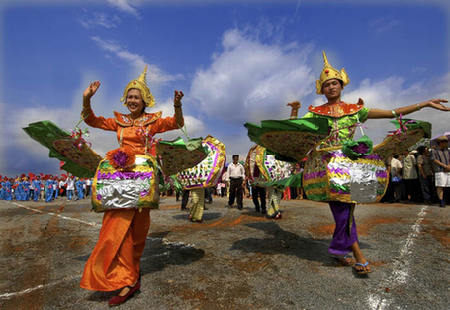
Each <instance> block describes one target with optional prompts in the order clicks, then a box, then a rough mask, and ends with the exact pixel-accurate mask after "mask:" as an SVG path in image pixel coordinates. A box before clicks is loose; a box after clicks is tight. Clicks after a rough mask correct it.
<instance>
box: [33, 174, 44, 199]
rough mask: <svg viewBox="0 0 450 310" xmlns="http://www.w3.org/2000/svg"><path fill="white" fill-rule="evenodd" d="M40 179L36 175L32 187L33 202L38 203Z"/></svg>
mask: <svg viewBox="0 0 450 310" xmlns="http://www.w3.org/2000/svg"><path fill="white" fill-rule="evenodd" d="M41 183H42V182H41V177H40V176H39V175H38V176H36V179H34V180H33V187H34V193H33V196H34V197H33V200H34V201H38V200H39V196H40V194H41Z"/></svg>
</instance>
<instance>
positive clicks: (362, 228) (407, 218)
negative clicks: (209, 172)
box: [0, 197, 450, 310]
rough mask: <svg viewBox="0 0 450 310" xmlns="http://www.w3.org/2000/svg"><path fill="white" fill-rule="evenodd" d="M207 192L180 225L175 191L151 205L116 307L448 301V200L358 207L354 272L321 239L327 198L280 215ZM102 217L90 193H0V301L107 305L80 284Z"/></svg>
mask: <svg viewBox="0 0 450 310" xmlns="http://www.w3.org/2000/svg"><path fill="white" fill-rule="evenodd" d="M225 204H226V201H225V199H223V198H214V203H213V204H211V205H209V204H207V207H208V208H209V210H206V211H205V216H204V222H203V223H201V224H200V223H190V222H188V221H187V213H186V212H185V211H181V210H179V203H178V202H176V201H175V199H174V198H172V197H169V198H163V199H162V202H161V209H160V210H155V211H152V212H151V218H152V224H151V226H150V232H149V236H148V241H147V244H146V248H145V250H144V254H143V256H142V261H141V272H142V288H141V292H140V293H139V294H138V295H137V296H135V297H134V298H132V299H130V300H129V301H127V302H126V303H125V304H123V305H121V306H119V307H118V309H449V305H450V298H449V297H450V285H449V284H450V277H449V274H450V272H449V271H450V268H449V263H450V260H449V246H450V234H449V232H450V227H449V212H450V207H447V208H446V209H441V208H439V207H437V206H426V205H414V204H409V205H406V204H374V205H358V206H357V209H356V212H355V216H356V223H357V227H358V232H359V238H360V244H361V248H362V250H363V252H364V254H365V255H366V256H367V258H368V259H369V261H370V262H371V265H372V269H373V270H374V272H373V273H371V274H370V275H369V276H367V277H358V276H356V274H355V273H354V272H353V271H352V269H351V268H350V267H339V266H337V265H336V264H335V262H334V261H333V260H332V259H331V258H329V256H328V254H327V247H328V244H329V242H330V240H331V235H332V232H333V218H332V215H331V212H330V210H329V209H328V206H327V205H326V204H324V203H317V202H312V201H307V200H304V201H302V200H291V201H283V203H282V209H283V211H284V212H283V218H282V219H281V220H278V221H274V220H269V219H266V218H264V217H263V216H261V215H260V214H257V213H255V212H254V211H253V208H252V203H251V201H250V200H248V199H246V200H245V201H244V205H245V207H244V210H242V211H239V210H237V209H235V208H232V209H227V208H225V207H224V206H225ZM101 220H102V214H98V213H94V212H90V201H89V200H82V201H72V202H67V201H66V200H64V199H61V198H59V199H58V200H57V201H55V202H52V203H48V204H46V203H45V202H37V203H35V202H15V203H14V202H5V201H0V232H1V234H0V309H27V310H29V309H107V308H108V305H107V300H108V298H109V297H110V296H111V293H100V292H90V291H86V290H83V289H81V288H79V281H80V277H81V274H82V272H83V267H84V264H85V262H86V260H87V258H88V257H89V254H90V252H91V250H92V249H93V247H94V245H95V242H96V240H97V238H98V232H99V229H100V226H101Z"/></svg>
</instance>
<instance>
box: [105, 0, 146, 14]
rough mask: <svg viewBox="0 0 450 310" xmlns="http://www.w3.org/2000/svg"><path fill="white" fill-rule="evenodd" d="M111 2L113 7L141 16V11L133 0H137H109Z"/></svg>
mask: <svg viewBox="0 0 450 310" xmlns="http://www.w3.org/2000/svg"><path fill="white" fill-rule="evenodd" d="M107 1H108V3H109V4H111V5H112V6H113V7H115V8H117V9H119V10H121V11H123V12H125V13H130V14H133V15H134V16H136V17H139V13H138V11H137V9H136V8H135V5H134V4H133V2H136V1H130V0H107Z"/></svg>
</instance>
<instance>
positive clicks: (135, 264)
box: [80, 67, 184, 306]
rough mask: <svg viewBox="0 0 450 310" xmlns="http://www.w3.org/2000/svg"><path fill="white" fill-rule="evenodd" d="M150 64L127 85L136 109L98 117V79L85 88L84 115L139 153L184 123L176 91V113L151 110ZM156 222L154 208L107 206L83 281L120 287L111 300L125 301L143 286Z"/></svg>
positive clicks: (126, 98) (88, 285)
mask: <svg viewBox="0 0 450 310" xmlns="http://www.w3.org/2000/svg"><path fill="white" fill-rule="evenodd" d="M146 72H147V67H145V69H144V71H143V72H142V74H141V75H140V76H139V78H137V79H135V80H133V81H131V82H130V83H128V85H127V86H126V88H125V91H124V95H123V97H122V99H121V101H123V102H124V105H126V106H127V108H128V110H129V111H130V114H121V113H118V112H114V115H115V117H114V118H104V117H101V116H95V115H94V113H93V111H92V109H91V104H90V99H91V97H92V96H93V95H94V94H95V93H96V92H97V90H98V88H99V87H100V82H99V81H96V82H93V83H91V84H90V85H89V87H88V88H87V89H86V90H85V91H84V93H83V111H82V116H83V117H84V120H85V122H86V123H87V124H88V125H89V126H92V127H96V128H101V129H104V130H109V131H116V133H117V139H118V141H119V145H120V147H126V148H127V149H131V150H132V151H133V153H134V154H145V155H152V156H155V145H154V144H153V143H152V140H153V138H152V137H153V136H154V135H155V134H157V133H162V132H165V131H169V130H173V129H178V128H180V127H182V126H183V125H184V119H183V112H182V109H181V98H182V97H183V93H182V92H181V91H175V97H174V110H175V114H174V116H173V117H166V118H161V112H156V113H146V112H145V108H146V107H152V106H153V105H154V103H155V101H154V98H153V96H152V94H151V92H150V89H149V88H148V86H147V82H146ZM149 227H150V210H149V209H141V210H138V209H137V208H136V209H120V210H109V211H106V212H105V214H104V217H103V222H102V228H101V230H100V236H99V239H98V242H97V244H96V246H95V248H94V250H93V252H92V254H91V256H90V257H89V260H88V261H87V263H86V266H85V269H84V273H83V277H82V279H81V283H80V286H81V287H82V288H85V289H88V290H95V291H115V290H118V289H121V291H120V292H119V294H118V295H117V296H114V297H112V298H111V299H110V300H109V305H111V306H112V305H118V304H121V303H123V302H125V301H126V300H127V299H128V298H129V297H131V296H132V295H133V294H134V293H135V292H136V291H138V290H139V289H140V277H139V263H140V258H141V255H142V252H143V250H144V247H145V240H146V237H147V233H148V229H149Z"/></svg>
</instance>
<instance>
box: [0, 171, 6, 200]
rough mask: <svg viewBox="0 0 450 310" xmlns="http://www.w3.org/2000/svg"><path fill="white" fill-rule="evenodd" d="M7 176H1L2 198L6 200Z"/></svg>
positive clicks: (0, 197)
mask: <svg viewBox="0 0 450 310" xmlns="http://www.w3.org/2000/svg"><path fill="white" fill-rule="evenodd" d="M5 179H6V177H5V178H3V177H2V176H0V181H1V182H0V200H4V199H5V183H6V181H5Z"/></svg>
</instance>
